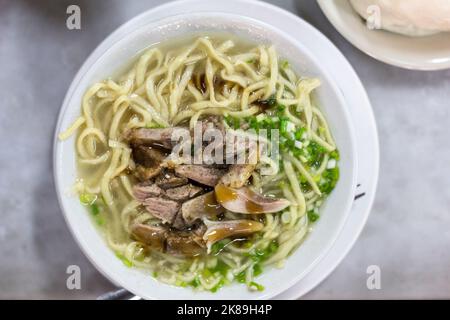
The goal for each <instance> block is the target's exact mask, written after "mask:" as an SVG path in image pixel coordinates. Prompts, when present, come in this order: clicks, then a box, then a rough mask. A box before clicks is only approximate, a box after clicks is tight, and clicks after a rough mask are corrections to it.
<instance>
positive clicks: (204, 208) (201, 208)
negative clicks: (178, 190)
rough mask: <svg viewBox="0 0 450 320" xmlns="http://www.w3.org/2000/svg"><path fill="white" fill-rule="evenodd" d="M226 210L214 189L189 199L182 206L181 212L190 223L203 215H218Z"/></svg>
mask: <svg viewBox="0 0 450 320" xmlns="http://www.w3.org/2000/svg"><path fill="white" fill-rule="evenodd" d="M224 211H225V210H224V208H223V207H222V206H221V205H220V204H219V203H218V202H217V200H216V196H215V194H214V191H211V192H208V193H205V194H203V195H201V196H198V197H196V198H193V199H191V200H188V201H186V202H185V203H183V205H182V206H181V213H182V215H183V218H184V220H185V221H186V223H187V224H188V225H191V224H192V223H194V222H195V221H196V220H198V219H201V218H203V217H213V216H217V215H219V214H221V213H223V212H224Z"/></svg>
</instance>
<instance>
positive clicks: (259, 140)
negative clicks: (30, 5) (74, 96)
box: [60, 35, 339, 292]
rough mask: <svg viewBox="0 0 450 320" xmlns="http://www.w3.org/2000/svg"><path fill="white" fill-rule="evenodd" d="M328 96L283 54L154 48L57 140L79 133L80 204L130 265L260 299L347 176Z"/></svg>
mask: <svg viewBox="0 0 450 320" xmlns="http://www.w3.org/2000/svg"><path fill="white" fill-rule="evenodd" d="M319 85H320V80H319V79H314V78H305V77H302V76H301V75H298V74H297V73H296V72H295V71H294V70H293V69H292V68H291V67H290V65H289V62H288V61H286V60H284V59H282V58H280V57H279V55H278V53H277V51H276V48H275V47H273V46H270V45H269V46H267V45H254V44H252V43H248V42H245V41H242V40H240V39H236V38H235V37H230V36H227V35H210V36H206V35H200V36H198V37H195V38H191V39H184V40H180V41H175V42H170V43H162V44H158V45H157V46H153V47H150V48H148V49H147V50H146V51H144V52H142V53H141V54H139V56H138V57H137V59H136V60H135V61H134V62H133V63H132V65H131V66H129V67H127V68H126V70H124V71H123V72H121V74H120V75H119V76H118V77H114V79H106V80H104V81H102V82H99V83H96V84H94V85H92V86H91V87H90V88H89V89H88V90H87V92H86V93H85V96H84V98H83V103H82V106H81V110H82V112H81V116H80V117H79V118H78V119H77V120H76V121H75V123H74V124H73V125H72V126H71V127H70V128H68V129H67V131H65V132H63V133H61V135H60V138H61V139H65V138H67V137H68V136H70V135H71V134H76V135H77V139H76V146H75V147H76V151H77V156H78V158H77V161H78V168H79V170H78V174H79V179H78V180H77V182H76V184H75V189H76V191H77V193H78V194H79V197H80V201H81V202H82V203H83V204H84V205H86V207H87V209H88V210H89V211H90V214H91V215H92V217H93V222H94V223H95V224H97V225H98V226H99V228H100V230H101V231H102V232H103V234H104V236H105V239H106V241H107V243H108V245H109V246H110V247H111V249H112V250H114V251H115V252H116V254H117V256H118V258H120V259H121V260H122V261H123V262H124V264H125V265H127V266H129V267H137V268H142V269H145V270H148V271H150V272H151V274H152V275H153V277H155V278H157V279H158V280H160V281H163V282H165V283H169V284H173V285H177V286H183V287H185V286H189V287H193V288H195V289H196V290H210V291H213V292H215V291H217V290H218V289H219V288H220V287H222V286H223V285H226V284H228V283H230V282H233V281H237V282H241V283H243V284H245V285H246V286H247V287H248V288H249V289H251V290H263V289H264V288H263V287H262V286H261V285H260V284H258V282H257V277H258V275H259V274H261V273H262V272H263V271H264V269H265V268H267V267H269V266H282V265H283V262H284V261H285V259H286V258H287V257H288V256H289V254H291V253H292V252H293V250H295V248H296V247H298V246H299V245H300V244H301V242H302V240H303V239H304V238H305V236H306V235H307V233H308V232H309V230H310V227H311V225H312V224H313V223H314V222H315V221H316V220H317V219H318V218H319V208H320V206H321V205H322V204H323V202H324V200H325V199H326V197H327V195H328V194H329V193H330V192H332V190H333V188H334V187H335V185H336V183H337V180H338V178H339V169H338V165H337V162H338V160H339V153H338V151H337V149H336V145H335V143H334V140H333V138H332V134H331V133H330V131H329V129H328V125H327V122H326V119H325V118H324V116H323V115H322V113H321V111H320V109H319V108H318V106H317V104H316V102H315V101H314V99H313V98H312V96H311V95H312V94H313V91H314V89H315V88H317V87H318V86H319ZM177 132H178V133H179V132H184V133H187V136H188V138H186V139H185V140H184V142H188V150H189V152H187V153H188V154H186V152H185V153H184V155H183V156H181V157H180V156H179V155H178V154H176V152H175V150H177V147H178V146H179V144H178V143H179V139H175V138H174V137H175V136H176V133H177ZM195 132H199V133H200V135H201V136H202V137H203V138H202V139H200V143H197V144H196V143H195V141H197V139H196V138H195V134H194V135H193V136H191V135H190V134H192V133H195ZM213 133H214V134H213ZM205 136H208V137H209V138H206V139H205V138H204V137H205ZM213 136H214V139H210V138H211V137H213ZM218 137H220V139H219V138H218ZM239 137H241V138H244V140H242V139H241V140H240V139H239ZM217 141H221V142H219V143H218V142H217ZM242 141H244V142H243V143H242ZM213 143H214V144H215V145H214V146H215V148H214V150H213V151H214V152H212V153H210V154H211V155H212V156H211V157H206V156H205V154H206V151H207V150H210V149H211V148H210V146H211V145H212V144H213ZM229 146H231V149H230V148H228V147H229ZM252 146H253V148H252ZM263 146H265V147H266V148H265V149H266V150H270V151H275V152H269V153H264V152H262V151H261V150H262V149H264V148H263ZM230 150H232V152H230ZM219 151H220V152H219ZM252 151H254V152H252ZM198 154H201V155H202V156H201V157H200V158H202V159H201V160H202V161H199V162H198V161H197V162H196V161H195V159H196V156H197V155H198ZM242 154H243V155H244V156H242V157H241V158H242V159H243V161H241V162H239V161H238V158H239V157H240V155H242ZM251 155H253V157H251ZM213 158H214V159H213ZM193 159H194V161H193ZM211 159H213V160H214V161H209V160H211ZM218 160H222V161H218ZM324 218H325V219H326V217H324Z"/></svg>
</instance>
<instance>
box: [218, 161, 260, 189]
mask: <svg viewBox="0 0 450 320" xmlns="http://www.w3.org/2000/svg"><path fill="white" fill-rule="evenodd" d="M255 168H256V164H233V165H231V166H230V170H228V172H227V173H226V174H224V175H223V176H222V178H221V179H220V183H222V184H224V185H225V186H227V187H231V188H241V187H243V186H244V185H245V184H246V183H247V180H248V179H249V178H250V176H251V175H252V173H253V171H254V170H255Z"/></svg>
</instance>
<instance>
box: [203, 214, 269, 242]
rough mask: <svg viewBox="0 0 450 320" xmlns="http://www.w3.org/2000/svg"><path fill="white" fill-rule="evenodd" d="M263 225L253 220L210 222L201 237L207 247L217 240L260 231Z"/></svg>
mask: <svg viewBox="0 0 450 320" xmlns="http://www.w3.org/2000/svg"><path fill="white" fill-rule="evenodd" d="M263 228H264V225H263V224H262V223H261V222H258V221H254V220H228V221H221V222H212V223H210V225H209V226H208V228H207V229H206V232H205V234H204V235H203V239H204V240H205V241H206V242H207V245H208V248H209V247H210V246H211V245H212V244H214V243H215V242H217V241H220V240H222V239H225V238H230V237H242V236H248V235H250V234H252V233H255V232H258V231H261V230H262V229H263Z"/></svg>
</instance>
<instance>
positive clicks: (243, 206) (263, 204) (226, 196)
mask: <svg viewBox="0 0 450 320" xmlns="http://www.w3.org/2000/svg"><path fill="white" fill-rule="evenodd" d="M215 192H216V199H217V201H218V202H219V203H220V204H221V205H222V206H223V207H224V208H225V209H227V210H230V211H232V212H237V213H248V214H260V213H274V212H278V211H281V210H283V209H285V208H286V207H288V206H289V205H290V202H289V200H286V199H277V198H270V197H265V196H263V195H261V194H259V193H256V192H254V191H253V190H251V189H249V188H247V187H243V188H240V189H234V188H230V187H227V186H224V185H223V184H218V185H217V186H216V188H215Z"/></svg>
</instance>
